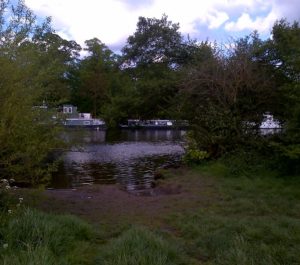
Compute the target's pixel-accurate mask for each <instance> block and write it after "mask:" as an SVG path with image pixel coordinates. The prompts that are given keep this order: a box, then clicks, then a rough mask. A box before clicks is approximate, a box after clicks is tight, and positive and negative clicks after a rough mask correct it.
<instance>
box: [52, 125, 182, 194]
mask: <svg viewBox="0 0 300 265" xmlns="http://www.w3.org/2000/svg"><path fill="white" fill-rule="evenodd" d="M185 133H186V132H185V131H184V130H120V131H105V130H100V131H96V130H88V129H80V130H78V129H77V130H74V129H70V130H66V131H65V132H64V133H63V138H64V139H65V141H67V142H69V143H71V146H72V147H71V148H70V149H69V150H68V151H66V152H65V153H64V154H63V157H62V160H63V164H62V166H61V167H60V168H59V171H58V172H57V173H56V174H55V175H54V178H53V181H52V183H51V185H50V187H51V188H56V189H57V188H75V187H78V186H82V185H92V184H118V185H119V186H120V188H122V189H125V190H127V191H133V190H141V189H148V188H151V185H152V183H153V178H154V172H155V170H157V168H160V167H168V166H172V165H176V164H178V163H179V162H180V160H181V157H182V155H183V153H184V149H183V147H182V146H183V144H184V135H185Z"/></svg>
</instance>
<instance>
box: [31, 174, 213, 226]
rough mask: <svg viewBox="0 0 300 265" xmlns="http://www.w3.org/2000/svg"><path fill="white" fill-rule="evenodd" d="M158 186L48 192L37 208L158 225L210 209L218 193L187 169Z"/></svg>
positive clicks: (99, 220) (209, 182) (95, 219)
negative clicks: (181, 214) (189, 212)
mask: <svg viewBox="0 0 300 265" xmlns="http://www.w3.org/2000/svg"><path fill="white" fill-rule="evenodd" d="M170 174H171V175H172V177H170V178H168V179H166V180H160V181H159V184H158V185H157V187H155V188H153V189H150V190H146V191H139V192H133V193H129V192H127V191H124V190H122V189H120V187H119V186H118V185H90V186H84V187H79V188H76V189H63V190H61V189H60V190H45V191H43V193H42V199H39V200H38V201H37V203H36V207H37V208H40V209H42V210H44V211H47V212H53V213H67V214H74V215H77V216H79V217H81V218H84V219H86V220H88V221H91V222H93V223H99V224H101V223H107V222H110V223H112V222H113V223H120V222H121V223H122V222H128V223H143V224H145V222H146V223H147V224H149V225H150V224H155V223H157V222H161V221H162V220H163V219H164V218H166V217H167V216H169V215H170V214H173V213H178V212H184V211H185V210H187V209H188V210H191V208H195V209H196V208H199V207H208V206H209V205H210V204H211V202H212V201H215V199H216V197H217V193H216V191H215V188H214V182H213V180H212V179H210V178H207V177H203V176H200V175H197V174H196V173H193V172H190V171H188V170H187V169H177V170H172V172H171V173H170Z"/></svg>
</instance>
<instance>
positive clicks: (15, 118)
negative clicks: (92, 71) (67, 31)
mask: <svg viewBox="0 0 300 265" xmlns="http://www.w3.org/2000/svg"><path fill="white" fill-rule="evenodd" d="M4 2H5V1H3V3H4ZM7 4H8V2H7ZM6 12H7V13H8V14H9V16H7V14H6V13H4V10H1V12H0V23H1V25H0V26H1V28H0V29H1V30H0V35H1V47H0V62H1V69H0V79H1V84H0V145H1V150H0V172H1V177H5V178H7V179H9V178H15V179H16V180H17V181H26V182H30V183H32V184H34V185H36V184H39V183H43V184H44V183H46V182H47V180H48V179H49V177H50V172H51V171H52V170H53V169H55V164H53V161H51V160H50V159H49V155H50V154H51V153H52V152H53V151H54V150H55V148H57V147H58V145H59V142H58V141H57V139H58V137H57V134H58V131H57V129H56V126H55V125H54V123H53V121H52V119H51V116H52V113H51V112H47V113H46V112H44V111H43V110H42V109H40V108H39V107H35V105H41V103H42V100H46V99H47V97H46V95H47V94H48V93H51V94H52V99H51V100H50V97H48V99H49V101H50V102H52V103H54V102H56V101H59V100H60V99H61V98H57V97H56V96H55V95H54V93H53V92H50V90H52V89H53V86H55V87H57V89H58V82H60V81H58V80H61V82H64V81H62V79H63V78H62V75H63V74H64V73H65V71H66V67H65V66H66V65H67V64H69V63H70V61H71V59H67V58H66V53H68V52H67V51H65V50H64V49H61V48H62V47H63V46H64V45H65V44H66V43H65V42H64V41H63V40H62V39H61V38H60V37H58V36H57V35H55V34H53V33H52V30H51V26H50V20H49V19H46V20H45V22H43V23H38V22H37V21H36V20H35V16H34V14H33V13H32V12H31V11H30V10H29V9H28V8H27V7H26V6H25V4H24V2H23V1H19V2H18V3H14V4H13V5H12V6H7V9H6ZM50 58H51V59H50ZM62 58H64V59H62ZM45 62H47V63H45ZM58 65H59V66H60V67H58ZM54 69H55V70H54ZM56 81H57V82H56ZM50 87H52V88H50ZM61 89H63V88H61ZM58 93H59V94H60V92H58Z"/></svg>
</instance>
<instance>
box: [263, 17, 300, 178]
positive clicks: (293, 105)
mask: <svg viewBox="0 0 300 265" xmlns="http://www.w3.org/2000/svg"><path fill="white" fill-rule="evenodd" d="M272 35H273V37H272V39H270V40H269V41H268V43H267V48H268V54H267V62H268V64H269V66H270V67H272V71H273V73H274V74H275V75H276V78H277V85H278V88H279V98H280V104H278V106H277V112H276V115H277V116H278V118H279V119H281V121H282V123H283V125H284V132H283V134H282V135H281V136H280V137H277V138H276V139H274V140H273V142H272V143H271V152H272V153H273V154H275V156H277V157H276V158H277V159H276V158H275V159H274V160H275V161H276V165H277V166H278V165H280V166H281V167H282V168H283V169H284V170H285V171H288V173H299V170H300V167H299V165H300V84H299V81H300V27H299V23H298V22H294V23H291V24H290V23H288V22H287V21H286V20H280V21H277V22H276V23H275V24H274V26H273V29H272Z"/></svg>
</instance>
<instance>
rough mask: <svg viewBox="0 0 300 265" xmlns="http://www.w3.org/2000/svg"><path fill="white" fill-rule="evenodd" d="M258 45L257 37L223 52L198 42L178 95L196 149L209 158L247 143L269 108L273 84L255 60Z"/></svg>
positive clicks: (237, 42)
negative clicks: (197, 48)
mask: <svg viewBox="0 0 300 265" xmlns="http://www.w3.org/2000/svg"><path fill="white" fill-rule="evenodd" d="M259 47H260V44H259V42H258V39H257V36H256V35H252V36H247V37H245V38H242V39H240V40H238V41H236V42H235V44H234V45H233V47H232V49H229V50H225V51H224V50H221V49H218V48H217V47H211V46H209V45H208V44H207V43H202V44H201V45H200V46H199V51H198V53H195V54H196V55H198V56H197V57H196V58H195V60H193V64H192V65H189V66H188V67H187V69H186V75H185V78H184V80H183V82H182V83H183V85H182V89H181V91H180V94H179V95H180V98H181V99H182V105H183V106H182V109H183V110H184V114H185V115H186V118H187V119H189V120H190V122H191V125H192V127H193V137H194V139H195V140H196V143H197V145H198V148H199V149H200V150H203V151H206V152H207V153H208V154H209V156H210V157H219V156H221V155H222V154H224V153H226V152H228V151H231V150H234V149H236V148H237V147H239V146H242V145H244V144H245V143H247V142H249V141H248V140H249V137H251V136H252V135H253V132H255V129H257V128H258V127H259V125H260V123H261V121H262V119H263V114H264V113H266V112H267V111H269V109H270V104H271V103H272V100H271V99H272V96H273V93H274V91H273V90H272V89H273V83H272V78H270V77H269V76H268V75H267V73H268V72H267V69H266V68H265V67H264V65H263V64H261V63H260V61H259V60H258V59H257V58H256V51H257V49H258V48H259Z"/></svg>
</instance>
